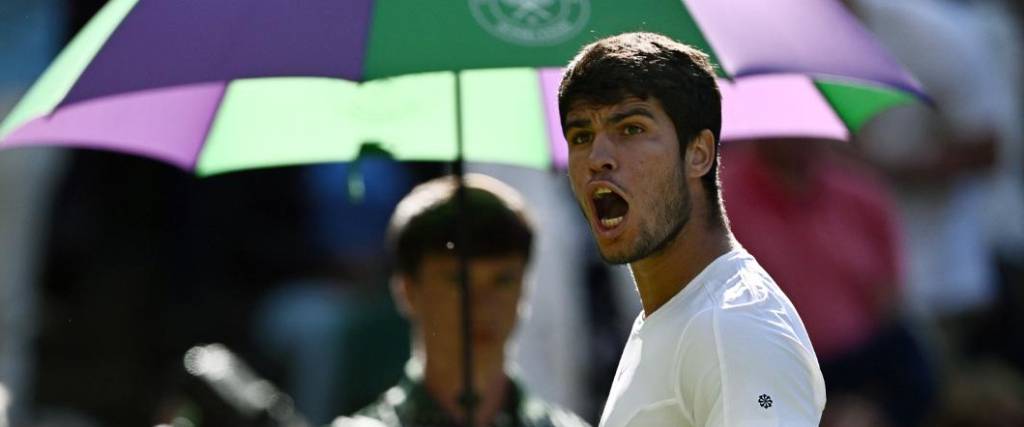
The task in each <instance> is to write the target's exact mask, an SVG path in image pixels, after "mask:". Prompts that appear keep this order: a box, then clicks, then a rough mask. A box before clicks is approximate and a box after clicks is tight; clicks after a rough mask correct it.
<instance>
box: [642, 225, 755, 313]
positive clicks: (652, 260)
mask: <svg viewBox="0 0 1024 427" xmlns="http://www.w3.org/2000/svg"><path fill="white" fill-rule="evenodd" d="M692 219H693V220H694V221H691V222H690V223H689V224H687V225H686V226H685V227H683V229H682V230H681V231H680V232H679V235H678V236H676V238H675V240H673V241H672V242H671V243H669V245H668V246H667V247H665V249H664V250H662V251H661V252H659V253H657V254H655V255H652V256H649V257H647V258H644V259H642V260H639V261H636V262H633V263H631V264H630V265H629V267H630V269H631V270H632V272H633V279H634V280H635V281H636V288H637V291H638V292H639V293H640V301H641V303H643V306H644V316H645V317H646V316H650V315H651V314H652V313H654V312H655V311H656V310H658V309H659V308H661V306H663V305H665V303H666V302H668V301H669V300H670V299H672V297H674V296H675V295H676V294H678V293H679V292H680V291H682V290H683V288H685V287H686V285H687V284H689V283H690V281H692V280H693V279H694V278H696V277H697V275H698V274H700V272H702V271H704V269H705V268H707V266H708V265H709V264H711V263H712V262H713V261H714V260H715V259H717V258H718V257H720V256H722V255H723V254H725V253H727V252H729V251H731V250H732V249H733V248H735V247H736V246H737V245H738V243H736V241H735V240H734V239H733V237H732V233H731V232H730V231H729V229H728V227H727V226H724V225H723V226H716V227H711V226H709V225H708V223H707V221H706V220H702V218H699V216H698V215H696V214H694V217H693V218H692Z"/></svg>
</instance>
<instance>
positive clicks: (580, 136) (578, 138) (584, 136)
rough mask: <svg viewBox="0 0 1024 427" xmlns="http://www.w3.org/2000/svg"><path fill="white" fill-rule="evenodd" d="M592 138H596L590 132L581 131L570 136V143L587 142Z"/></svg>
mask: <svg viewBox="0 0 1024 427" xmlns="http://www.w3.org/2000/svg"><path fill="white" fill-rule="evenodd" d="M592 139H594V137H593V135H591V134H590V132H579V133H577V134H575V135H572V136H570V137H569V143H570V144H572V145H580V144H587V143H589V142H590V141H591V140H592Z"/></svg>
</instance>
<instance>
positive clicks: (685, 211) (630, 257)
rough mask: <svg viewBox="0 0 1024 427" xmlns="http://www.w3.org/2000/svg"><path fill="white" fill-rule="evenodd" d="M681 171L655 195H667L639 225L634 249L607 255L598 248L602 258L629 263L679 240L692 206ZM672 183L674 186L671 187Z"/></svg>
mask: <svg viewBox="0 0 1024 427" xmlns="http://www.w3.org/2000/svg"><path fill="white" fill-rule="evenodd" d="M680 169H681V168H677V169H676V174H675V175H676V176H675V177H674V179H672V180H670V181H669V182H668V183H666V184H665V185H661V186H660V187H662V188H660V189H659V191H658V192H656V193H655V194H666V195H667V197H666V198H665V199H662V201H663V203H660V204H656V205H655V209H656V210H655V212H654V215H653V216H652V217H653V219H652V221H645V222H641V223H640V224H639V227H640V230H639V235H638V236H637V238H636V241H635V242H634V243H633V246H632V247H630V248H628V249H627V250H625V251H621V252H620V253H617V254H616V253H606V252H605V251H604V250H603V249H601V248H600V247H598V252H600V253H601V258H602V259H604V261H605V262H607V263H609V264H615V265H620V264H628V263H632V262H636V261H639V260H642V259H644V258H648V257H651V256H654V255H657V254H659V253H661V252H662V251H664V250H665V248H667V247H668V246H669V245H670V244H672V242H674V241H675V240H676V238H678V237H679V234H680V233H682V231H683V229H684V228H685V227H686V224H688V223H689V222H690V215H691V213H692V209H693V206H692V204H691V201H690V192H689V190H687V188H686V185H685V184H684V177H683V173H682V170H680ZM673 183H674V184H675V185H673Z"/></svg>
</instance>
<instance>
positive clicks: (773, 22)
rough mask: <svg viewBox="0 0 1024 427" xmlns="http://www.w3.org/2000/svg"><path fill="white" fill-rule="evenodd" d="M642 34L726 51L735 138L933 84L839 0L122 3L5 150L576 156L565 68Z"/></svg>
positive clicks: (856, 115) (35, 103)
mask: <svg viewBox="0 0 1024 427" xmlns="http://www.w3.org/2000/svg"><path fill="white" fill-rule="evenodd" d="M631 30H647V31H655V32H660V33H663V34H666V35H668V36H671V37H673V38H675V39H678V40H680V41H683V42H686V43H689V44H692V45H695V46H697V47H699V48H701V49H703V50H705V51H707V52H709V53H710V54H711V56H712V59H713V60H714V61H715V63H716V64H717V66H718V71H719V74H720V76H721V77H722V79H723V80H722V87H723V95H724V97H725V107H724V118H723V121H724V127H725V129H723V137H725V138H726V139H731V138H739V137H742V138H750V137H775V136H786V137H788V136H811V137H826V138H835V139H845V138H846V137H847V135H848V132H849V131H850V130H856V128H857V127H858V126H859V124H860V123H862V122H863V121H864V120H865V119H866V118H868V117H870V116H871V115H873V114H874V113H876V112H878V111H880V110H881V109H884V108H886V107H888V106H891V105H893V104H898V103H901V102H907V101H908V100H910V99H912V96H911V95H914V94H920V90H919V87H918V85H917V83H916V82H915V81H914V80H913V78H912V77H910V76H909V74H907V73H906V71H905V70H903V69H902V68H901V67H900V66H899V65H898V64H897V63H896V62H895V61H894V60H892V58H891V57H890V56H889V55H888V54H886V53H885V52H884V51H883V50H882V49H881V48H880V47H879V45H878V44H877V43H875V42H874V40H873V39H872V38H871V37H870V36H869V34H868V33H867V32H866V31H865V30H864V29H863V28H862V27H860V26H859V24H858V23H857V22H856V21H855V20H854V19H853V18H852V16H850V15H849V14H848V13H847V12H846V11H845V9H843V7H842V6H841V5H840V4H838V3H837V2H835V1H832V0H775V1H772V2H764V1H762V0H686V1H682V2H681V1H680V0H636V1H633V2H630V3H629V7H623V3H622V2H620V1H615V0H464V1H447V2H423V1H417V0H388V1H371V0H352V1H345V2H337V1H330V0H319V1H303V2H295V1H288V0H265V1H258V2H256V1H242V0H223V1H217V2H203V1H198V0H188V1H184V2H160V1H140V0H112V1H111V2H110V3H108V5H107V6H106V7H105V8H104V9H103V10H102V11H101V12H100V13H99V14H98V15H97V17H96V18H94V19H93V20H92V21H91V22H90V23H89V25H88V26H87V27H86V28H85V29H84V30H83V31H82V32H81V33H80V34H79V35H78V36H77V37H76V38H75V39H74V40H73V41H72V43H71V44H70V45H69V46H68V47H67V48H66V49H65V50H64V51H63V52H62V53H61V55H60V56H59V57H58V58H57V60H56V61H55V62H54V63H53V65H51V67H50V68H49V69H48V70H47V72H46V73H45V74H44V75H43V77H42V78H40V80H39V81H38V82H37V84H36V85H35V86H34V87H33V88H32V90H31V91H30V92H29V93H28V94H27V95H26V96H25V98H24V99H23V100H22V102H21V103H20V104H19V105H18V106H17V107H16V109H15V110H14V111H13V112H12V113H11V115H10V116H8V117H7V119H6V120H5V121H4V122H3V124H2V125H0V147H14V146H25V145H39V144H60V145H68V146H77V147H85V148H101V149H109V150H116V151H122V152H128V153H134V154H139V155H144V156H148V157H153V158H157V159H160V160H163V161H167V162H169V163H171V164H174V165H176V166H179V167H181V168H183V169H186V170H190V171H191V170H194V171H196V172H197V173H198V174H200V175H209V174H215V173H221V172H227V171H232V170H239V169H248V168H255V167H266V166H278V165H289V164H301V163H310V162H324V161H345V160H351V159H352V158H353V157H355V156H356V155H357V154H358V153H359V152H360V151H361V150H362V149H363V147H365V146H366V145H367V144H372V145H373V146H375V147H379V148H380V149H383V150H384V151H387V152H389V153H391V154H392V155H393V156H395V157H396V158H398V159H402V160H452V159H454V158H455V157H456V156H457V154H458V153H457V147H458V140H459V133H458V132H457V130H461V131H462V136H461V138H462V140H463V141H464V147H465V148H464V154H465V158H466V159H467V160H470V161H488V162H502V163H509V164H515V165H521V166H529V167H536V168H550V167H552V166H554V167H558V166H561V165H564V161H565V160H564V159H565V157H564V145H563V144H564V142H563V140H562V137H561V131H560V128H559V124H558V122H557V115H556V114H555V113H556V111H555V110H554V108H555V104H554V102H553V101H554V93H555V89H556V87H557V83H558V79H559V75H560V70H559V69H558V68H557V67H559V66H561V65H564V64H565V63H566V62H567V61H568V60H569V59H570V58H571V57H572V55H573V54H574V53H575V52H576V51H577V50H578V49H579V47H580V46H581V45H583V44H585V43H587V42H589V41H592V40H595V39H597V38H599V37H602V36H605V35H611V34H616V33H619V32H623V31H631ZM451 70H465V71H463V72H461V73H459V74H458V75H456V74H453V73H451V72H450V71H451ZM408 74H414V75H408ZM768 75H771V76H772V77H771V78H769V77H767V76H768ZM396 76H400V77H396ZM456 76H458V77H456ZM366 81H369V82H368V83H365V84H360V83H361V82H366ZM457 85H458V86H460V87H461V90H460V91H459V92H458V93H460V94H461V96H460V97H459V99H458V100H456V99H455V98H456V95H455V94H456V86H457ZM457 101H458V102H457ZM766 102H767V103H770V104H771V105H769V106H768V107H770V108H763V107H762V105H764V103H766ZM780 107H786V108H780ZM779 113H783V114H784V115H786V116H787V117H788V118H785V119H784V120H780V118H779V117H777V115H778V114H779ZM459 121H461V123H462V125H461V129H456V126H457V125H456V123H458V122H459Z"/></svg>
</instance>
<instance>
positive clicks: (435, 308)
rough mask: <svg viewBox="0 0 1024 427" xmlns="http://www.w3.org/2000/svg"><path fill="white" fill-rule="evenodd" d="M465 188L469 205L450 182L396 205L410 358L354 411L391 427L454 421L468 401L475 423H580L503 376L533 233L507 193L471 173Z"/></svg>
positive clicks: (399, 291)
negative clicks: (465, 285)
mask: <svg viewBox="0 0 1024 427" xmlns="http://www.w3.org/2000/svg"><path fill="white" fill-rule="evenodd" d="M465 183H466V185H467V188H466V190H465V191H466V193H465V205H462V206H459V205H458V204H457V203H456V191H457V190H456V188H457V187H456V181H455V180H454V179H452V178H451V177H443V178H438V179H436V180H433V181H430V182H428V183H426V184H422V185H420V186H418V187H416V188H415V189H413V191H412V192H411V193H410V194H409V195H408V196H406V198H405V199H403V200H402V202H401V203H399V205H398V207H397V208H396V209H395V213H394V215H393V217H392V220H391V225H390V231H389V239H390V241H391V242H392V244H393V246H394V248H395V254H396V258H395V269H394V273H393V275H392V290H393V292H394V296H395V299H396V302H397V303H398V305H399V307H401V308H402V312H403V314H405V315H406V317H407V318H408V319H409V320H410V322H411V323H412V327H413V331H412V336H411V338H412V342H413V349H414V353H413V354H414V355H413V358H412V360H411V361H410V363H409V365H408V367H407V370H406V376H405V377H404V378H403V379H402V380H401V381H400V382H399V384H398V385H397V386H395V387H393V388H391V389H390V390H388V391H387V392H386V393H385V394H384V395H383V396H381V398H380V399H379V400H378V401H377V402H376V403H374V404H373V405H371V406H369V407H367V408H365V409H363V410H362V411H360V413H359V415H363V416H366V417H370V418H375V419H378V420H380V421H382V422H384V423H385V424H387V425H389V426H450V425H460V424H463V423H464V420H465V419H466V416H467V415H466V411H465V406H464V404H465V403H466V402H473V404H472V405H473V406H474V407H475V410H474V415H475V417H474V418H475V421H474V424H475V425H502V426H527V425H531V426H585V425H586V423H585V422H583V421H582V420H580V419H578V418H576V417H575V416H573V415H571V413H568V412H566V411H564V410H561V409H558V408H557V407H554V406H551V405H548V404H545V403H544V402H542V401H540V400H537V399H536V398H533V397H531V396H530V395H529V394H528V393H526V392H525V391H524V390H523V389H522V388H521V386H520V385H519V384H518V382H517V381H515V380H514V379H513V378H511V377H510V374H509V373H508V371H507V370H506V369H507V367H506V354H505V352H506V344H507V341H508V339H509V336H510V334H511V332H512V330H513V328H514V326H515V324H516V321H517V317H518V316H517V308H518V306H519V299H520V295H521V292H522V285H523V281H524V275H525V272H526V265H527V262H528V260H529V257H530V252H531V246H532V242H533V235H534V232H533V228H532V226H531V225H530V221H529V220H528V219H527V218H526V214H525V211H524V209H525V207H524V205H523V201H522V199H521V196H519V194H517V193H516V192H515V190H513V189H512V188H511V187H508V186H507V185H506V184H504V183H501V182H500V181H497V180H495V179H493V178H490V177H487V176H484V175H476V174H470V175H467V176H466V178H465ZM458 209H466V211H465V214H466V215H467V218H466V220H464V221H459V218H460V216H461V215H462V211H458ZM460 227H465V228H460ZM463 230H464V233H463V232H462V231H463ZM459 236H463V237H465V240H460V237H459ZM456 245H462V246H461V247H457V246H456ZM457 251H466V252H465V253H466V254H467V256H468V257H469V258H468V263H469V264H468V265H467V266H466V267H467V268H468V271H467V274H468V280H469V286H470V288H471V289H472V292H471V294H470V295H471V299H470V304H471V308H470V310H471V312H472V326H471V332H470V336H471V342H470V343H469V344H470V345H471V346H472V348H473V359H472V364H471V365H470V366H469V368H470V369H471V370H472V374H473V378H472V379H473V381H472V387H473V389H472V390H464V388H463V387H464V384H463V367H464V365H463V364H464V363H467V362H468V361H465V360H464V359H463V358H462V356H461V355H462V351H461V350H462V348H463V347H462V344H463V342H462V341H463V340H462V338H461V332H460V331H461V327H460V324H461V315H460V310H459V306H460V301H461V299H460V291H459V284H460V283H459V280H460V273H459V272H460V267H459V262H461V261H460V258H459V257H457V256H456V254H457V253H458V252H457ZM465 392H468V393H469V394H468V395H467V394H465ZM345 422H346V421H345V419H339V420H338V421H337V425H345V424H344V423H345Z"/></svg>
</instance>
